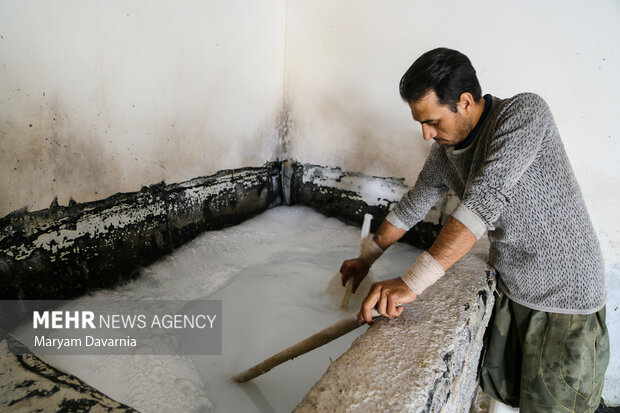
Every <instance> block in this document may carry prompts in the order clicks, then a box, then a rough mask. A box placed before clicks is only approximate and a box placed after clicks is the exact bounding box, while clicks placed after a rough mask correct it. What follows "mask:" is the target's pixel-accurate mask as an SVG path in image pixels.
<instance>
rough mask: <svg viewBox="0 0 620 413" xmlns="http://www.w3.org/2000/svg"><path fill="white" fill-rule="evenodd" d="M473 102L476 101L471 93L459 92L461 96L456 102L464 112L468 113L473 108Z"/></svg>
mask: <svg viewBox="0 0 620 413" xmlns="http://www.w3.org/2000/svg"><path fill="white" fill-rule="evenodd" d="M475 103H476V101H475V100H474V96H473V95H472V94H471V93H469V92H463V93H461V98H460V100H459V102H458V106H460V107H461V109H462V110H463V111H464V112H465V113H469V112H471V111H472V109H473V108H474V105H475Z"/></svg>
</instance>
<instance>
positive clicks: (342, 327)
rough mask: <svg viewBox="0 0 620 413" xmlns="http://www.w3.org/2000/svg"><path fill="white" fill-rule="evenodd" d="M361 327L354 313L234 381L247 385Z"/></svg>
mask: <svg viewBox="0 0 620 413" xmlns="http://www.w3.org/2000/svg"><path fill="white" fill-rule="evenodd" d="M372 316H373V318H374V317H378V316H379V313H378V312H377V310H375V309H373V310H372ZM359 326H360V325H359V324H358V323H357V313H353V314H351V315H349V316H347V317H346V318H343V319H342V320H340V321H337V322H336V323H334V324H332V325H331V326H329V327H327V328H325V329H323V330H321V331H319V332H318V333H316V334H313V335H311V336H310V337H308V338H306V339H304V340H302V341H300V342H299V343H297V344H294V345H292V346H290V347H289V348H287V349H285V350H283V351H281V352H279V353H278V354H276V355H274V356H271V357H269V358H268V359H267V360H265V361H263V362H262V363H258V364H257V365H255V366H254V367H252V368H249V369H247V370H246V371H244V372H242V373H239V374H237V375H236V376H233V377H232V379H233V380H234V381H236V382H238V383H245V382H246V381H249V380H252V379H253V378H255V377H258V376H260V375H261V374H265V373H267V372H268V371H269V370H271V369H272V368H274V367H275V366H278V365H280V364H282V363H284V362H285V361H288V360H292V359H294V358H295V357H297V356H301V355H302V354H306V353H307V352H309V351H312V350H314V349H315V348H317V347H321V346H323V345H325V344H327V343H329V342H330V341H333V340H335V339H337V338H338V337H341V336H343V335H345V334H347V333H348V332H349V331H353V330H355V329H356V328H358V327H359Z"/></svg>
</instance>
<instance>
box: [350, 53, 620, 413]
mask: <svg viewBox="0 0 620 413" xmlns="http://www.w3.org/2000/svg"><path fill="white" fill-rule="evenodd" d="M400 94H401V97H402V98H403V99H404V100H405V101H406V102H407V103H408V104H409V107H410V108H411V114H412V115H413V119H414V120H415V121H417V122H419V123H420V124H421V125H422V134H423V137H424V139H425V140H427V141H428V140H431V139H433V140H434V141H435V142H434V143H433V146H432V147H431V151H430V154H429V156H428V158H427V160H426V162H425V164H424V167H423V168H422V171H421V172H420V175H419V176H418V179H417V181H416V183H415V186H414V187H413V188H412V189H411V190H410V191H409V192H408V193H407V194H405V195H404V196H403V198H402V200H401V201H400V202H399V203H398V204H397V205H396V207H395V208H394V209H393V210H392V211H391V212H390V213H389V214H388V216H387V217H386V219H385V221H383V223H382V224H381V226H380V228H379V230H378V231H377V233H376V234H375V235H374V238H370V237H369V239H367V240H366V242H365V244H364V247H363V249H362V252H361V254H360V257H359V258H356V259H353V260H347V261H345V262H344V263H343V265H342V268H341V270H340V271H341V273H342V281H343V285H344V283H345V282H346V280H347V279H348V278H350V277H352V278H353V280H354V281H353V286H354V289H355V288H357V286H358V285H359V283H360V282H361V280H362V279H363V278H364V277H365V276H366V274H367V273H368V270H369V268H370V266H371V265H372V264H373V262H374V261H375V260H376V259H377V258H379V256H380V255H381V253H382V252H383V251H384V250H385V249H386V248H388V247H389V246H390V245H392V244H393V243H394V242H396V241H397V240H398V239H400V238H401V237H402V236H403V235H404V234H405V232H406V231H407V230H408V229H409V228H411V227H412V226H414V225H415V224H416V223H417V222H418V221H420V220H421V219H423V218H424V216H425V215H426V213H427V212H428V210H429V209H430V208H431V207H432V206H433V205H434V204H435V203H436V202H437V201H438V200H439V199H440V198H441V197H442V196H443V195H444V194H445V193H446V192H447V191H448V190H453V191H454V192H455V193H456V194H457V195H458V197H459V199H460V204H459V205H458V207H457V208H456V210H455V211H454V213H453V214H452V216H451V217H450V218H449V219H448V221H447V222H446V224H445V225H444V227H443V229H442V230H441V233H440V234H439V236H438V237H437V239H436V241H435V242H434V244H433V245H432V246H431V248H430V249H429V250H428V251H425V252H423V253H422V254H421V255H420V257H419V258H418V259H417V260H416V262H415V263H414V264H413V265H412V266H411V268H410V269H409V270H408V271H407V272H406V273H405V274H403V275H402V276H401V277H399V278H395V279H393V280H388V281H384V282H380V283H375V284H373V287H372V288H371V290H370V292H369V293H368V296H367V297H366V299H365V300H364V302H363V304H362V308H361V310H360V312H359V315H358V320H359V322H360V323H363V322H367V323H371V322H372V319H371V315H370V314H371V310H372V308H373V307H376V308H377V310H378V311H379V313H380V314H382V315H385V316H387V317H395V316H398V315H400V314H401V312H402V307H397V306H398V305H399V304H404V303H409V302H411V301H413V300H415V299H416V297H417V296H418V295H420V294H422V293H423V291H424V290H425V289H426V288H428V287H429V286H430V285H432V284H433V283H434V282H435V281H437V279H439V278H440V277H441V276H443V274H444V273H445V271H446V270H448V268H450V267H451V266H452V265H453V264H454V263H455V262H457V261H458V260H459V259H460V258H461V257H462V256H463V255H465V254H466V253H467V252H468V251H469V250H470V249H471V248H472V246H473V245H474V243H475V242H476V241H477V240H478V239H479V238H480V237H481V236H482V235H483V234H484V232H485V231H488V238H489V241H490V243H491V249H490V252H489V262H490V264H491V265H493V267H494V268H495V269H496V271H497V274H498V291H497V292H496V297H495V298H496V301H495V307H494V314H493V319H492V321H491V322H490V325H489V341H488V347H487V351H486V357H485V360H484V364H483V368H482V371H481V385H482V387H483V390H484V391H485V392H486V393H487V394H489V395H491V396H492V397H493V398H494V399H497V400H499V401H501V402H503V403H506V404H508V405H511V406H514V407H517V406H520V408H521V411H524V412H546V413H547V412H566V411H574V412H584V411H594V410H596V408H597V406H598V404H599V401H600V394H601V391H602V387H603V379H604V374H605V369H606V368H607V364H608V360H609V340H608V336H607V329H606V326H605V307H604V305H605V299H606V292H605V272H604V263H603V259H602V254H601V250H600V246H599V243H598V240H597V237H596V235H595V233H594V229H593V227H592V224H591V222H590V218H589V216H588V213H587V210H586V206H585V203H584V201H583V198H582V195H581V192H580V189H579V186H578V183H577V181H576V179H575V176H574V174H573V171H572V168H571V166H570V163H569V161H568V158H567V156H566V153H565V151H564V147H563V145H562V142H561V140H560V136H559V133H558V130H557V127H556V125H555V123H554V120H553V117H552V115H551V112H550V111H549V108H548V107H547V105H546V103H545V102H544V101H543V100H542V98H540V97H539V96H537V95H535V94H531V93H523V94H519V95H516V96H514V97H512V98H509V99H498V98H496V97H493V96H491V95H485V96H484V97H483V96H482V93H481V89H480V85H479V83H478V79H477V77H476V72H475V70H474V68H473V67H472V65H471V63H470V61H469V59H468V58H467V57H466V56H465V55H463V54H461V53H459V52H457V51H455V50H450V49H445V48H440V49H435V50H431V51H429V52H427V53H425V54H423V55H422V56H421V57H420V58H418V59H417V60H416V61H415V62H414V63H413V65H412V66H411V67H410V68H409V70H407V72H406V73H405V75H404V76H403V78H402V79H401V81H400Z"/></svg>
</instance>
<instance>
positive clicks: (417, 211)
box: [386, 143, 448, 230]
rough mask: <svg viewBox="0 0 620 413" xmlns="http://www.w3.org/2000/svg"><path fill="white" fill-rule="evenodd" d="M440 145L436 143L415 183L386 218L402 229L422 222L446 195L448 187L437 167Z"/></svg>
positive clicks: (407, 228)
mask: <svg viewBox="0 0 620 413" xmlns="http://www.w3.org/2000/svg"><path fill="white" fill-rule="evenodd" d="M439 149H440V148H439V146H438V145H437V144H436V143H435V144H433V147H432V148H431V153H430V154H429V155H428V158H426V162H425V163H424V166H423V167H422V171H420V174H419V175H418V179H417V180H416V183H415V185H414V186H413V188H412V189H410V190H409V191H408V192H407V193H406V194H405V195H403V197H402V199H401V200H400V202H399V203H398V204H397V205H396V206H395V207H394V209H392V211H390V213H389V214H388V215H387V217H386V220H387V221H388V222H389V223H390V224H392V225H394V226H396V227H398V228H401V229H404V230H409V229H410V228H411V227H413V226H414V225H415V224H417V223H418V222H420V221H421V220H422V219H423V218H424V217H425V216H426V214H427V213H428V211H429V210H430V209H431V208H432V207H433V205H435V204H436V203H437V201H439V200H440V199H441V197H443V196H444V195H445V193H446V192H447V191H448V187H447V186H446V185H445V184H444V182H443V181H442V179H441V174H440V173H439V170H438V168H437V157H438V156H440V150H439Z"/></svg>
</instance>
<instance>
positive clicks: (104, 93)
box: [0, 0, 285, 216]
mask: <svg viewBox="0 0 620 413" xmlns="http://www.w3.org/2000/svg"><path fill="white" fill-rule="evenodd" d="M284 12H285V2H284V1H282V0H267V1H261V2H260V3H251V2H244V1H235V0H233V1H212V2H201V1H194V0H181V1H175V2H161V1H155V2H153V1H146V0H133V1H119V0H112V1H105V2H104V1H99V2H91V1H87V2H84V1H71V0H58V1H46V0H44V1H10V0H2V1H0V176H2V179H0V216H4V215H6V214H7V213H9V212H11V211H13V210H15V209H19V208H22V207H24V206H27V207H28V208H29V209H30V210H38V209H41V208H47V207H48V206H49V205H50V203H51V201H52V200H53V198H54V196H58V202H59V203H60V205H67V204H68V202H69V200H70V199H71V198H73V199H74V200H75V201H77V202H86V201H92V200H97V199H103V198H105V197H107V196H109V195H111V194H113V193H116V192H119V191H123V192H127V191H136V190H139V189H140V187H141V186H142V185H150V184H153V183H156V182H159V181H162V180H165V181H166V182H168V183H173V182H182V181H185V180H188V179H191V178H195V177H197V176H206V175H210V174H213V173H215V172H216V171H218V170H222V169H230V168H237V167H245V166H261V165H262V164H264V163H265V162H266V161H270V160H274V159H275V158H276V153H275V151H276V145H277V139H276V138H274V137H275V136H276V135H277V132H276V129H277V127H276V122H275V120H276V119H277V118H278V116H279V113H280V110H281V107H282V84H283V82H282V76H283V69H284V25H285V18H284Z"/></svg>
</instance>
